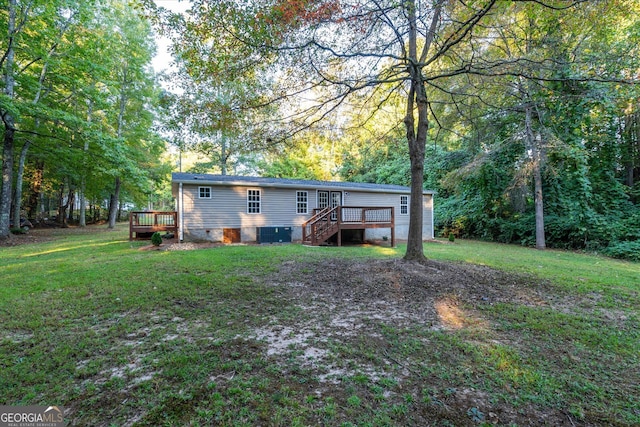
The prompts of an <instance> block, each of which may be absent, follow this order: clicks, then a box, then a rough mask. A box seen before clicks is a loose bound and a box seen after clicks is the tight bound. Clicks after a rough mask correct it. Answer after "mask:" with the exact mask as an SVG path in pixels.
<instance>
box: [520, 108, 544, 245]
mask: <svg viewBox="0 0 640 427" xmlns="http://www.w3.org/2000/svg"><path fill="white" fill-rule="evenodd" d="M531 110H532V107H531V105H530V104H528V105H527V106H526V107H525V128H526V134H527V135H526V140H527V144H526V147H527V149H528V150H529V151H530V153H531V162H532V167H533V185H534V200H535V211H536V248H537V249H544V248H545V247H546V242H545V235H544V203H543V198H542V172H541V168H542V165H541V163H542V153H541V150H540V145H539V142H538V140H539V139H540V138H536V136H535V135H534V133H533V120H532V111H531Z"/></svg>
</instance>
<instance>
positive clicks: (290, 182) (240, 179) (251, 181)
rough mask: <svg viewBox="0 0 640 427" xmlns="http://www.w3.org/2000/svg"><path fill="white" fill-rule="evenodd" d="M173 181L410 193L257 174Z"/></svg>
mask: <svg viewBox="0 0 640 427" xmlns="http://www.w3.org/2000/svg"><path fill="white" fill-rule="evenodd" d="M172 182H173V183H180V182H182V183H189V184H195V183H201V184H208V185H243V186H257V187H297V188H327V189H331V188H334V189H340V190H354V191H355V190H362V191H370V192H380V193H382V192H391V193H409V192H410V188H409V187H404V186H402V185H390V184H369V183H364V182H338V181H310V180H304V179H286V178H263V177H255V176H236V175H212V174H193V173H182V172H180V173H179V172H174V173H173V174H172ZM423 193H424V194H433V191H429V190H424V191H423Z"/></svg>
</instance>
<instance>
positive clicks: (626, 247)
mask: <svg viewBox="0 0 640 427" xmlns="http://www.w3.org/2000/svg"><path fill="white" fill-rule="evenodd" d="M602 253H604V254H605V255H607V256H610V257H613V258H621V259H628V260H631V261H640V241H638V240H635V241H623V242H615V243H612V244H611V245H609V247H608V248H606V249H605V250H603V251H602Z"/></svg>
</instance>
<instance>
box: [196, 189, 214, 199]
mask: <svg viewBox="0 0 640 427" xmlns="http://www.w3.org/2000/svg"><path fill="white" fill-rule="evenodd" d="M198 196H199V197H200V198H201V199H210V198H211V187H199V188H198Z"/></svg>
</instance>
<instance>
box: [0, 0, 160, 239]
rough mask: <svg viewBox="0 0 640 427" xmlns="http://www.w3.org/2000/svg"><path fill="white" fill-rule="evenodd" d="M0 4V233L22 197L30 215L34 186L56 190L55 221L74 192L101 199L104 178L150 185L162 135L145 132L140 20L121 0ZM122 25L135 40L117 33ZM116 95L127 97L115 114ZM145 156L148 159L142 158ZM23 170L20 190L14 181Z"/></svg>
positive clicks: (147, 47) (150, 102)
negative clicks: (1, 38)
mask: <svg viewBox="0 0 640 427" xmlns="http://www.w3.org/2000/svg"><path fill="white" fill-rule="evenodd" d="M2 8H3V9H4V8H6V9H4V10H3V11H4V12H5V13H6V15H7V16H9V17H11V19H9V20H8V21H7V22H6V23H5V22H4V21H2V23H0V29H2V33H3V34H7V39H6V41H7V43H2V46H3V49H4V48H5V46H6V50H3V52H2V59H1V61H0V65H2V74H3V80H2V83H1V84H2V89H3V95H2V96H1V97H0V113H1V114H2V117H3V120H4V122H3V123H4V126H3V131H2V136H3V145H4V149H3V152H2V162H3V186H2V193H1V195H0V199H2V200H3V202H2V203H0V209H1V212H0V219H2V221H0V228H1V232H0V238H6V237H7V236H8V235H9V212H10V211H11V209H12V208H13V213H14V215H15V217H16V218H14V219H18V218H19V215H20V211H21V203H22V199H23V198H24V199H25V200H26V201H27V211H28V212H29V213H30V214H32V215H33V214H35V212H36V205H37V204H38V200H39V199H40V197H39V195H40V193H41V192H42V191H49V192H51V193H52V194H53V192H54V191H55V192H56V193H57V194H58V195H60V194H62V195H63V196H62V197H59V199H60V200H61V201H60V203H59V209H60V213H61V214H62V213H64V215H59V220H60V221H61V222H63V221H65V220H66V217H67V216H70V215H71V213H72V203H71V201H72V199H73V198H74V197H75V194H76V190H78V191H79V192H80V196H81V200H83V201H84V200H85V196H87V194H88V193H90V196H91V197H92V198H93V199H94V200H95V199H98V198H102V196H103V194H102V192H103V191H104V189H105V188H104V185H103V183H104V180H105V177H106V176H111V177H115V176H116V175H118V173H120V174H121V176H123V177H126V178H127V179H130V180H131V181H133V182H135V186H136V187H142V188H143V189H144V190H145V191H147V192H151V191H152V190H151V188H150V186H149V185H146V182H148V181H149V178H150V176H151V175H150V174H149V173H147V171H146V169H147V168H148V170H150V171H151V172H152V173H153V171H154V170H157V169H158V167H159V165H158V158H159V157H160V151H161V150H162V146H163V143H162V141H160V140H159V139H158V138H157V137H155V136H154V135H153V133H152V132H150V129H151V126H152V118H153V117H152V115H153V112H154V108H155V107H154V103H155V97H156V92H155V86H154V85H155V82H154V81H153V78H152V76H151V74H150V71H149V69H148V64H149V62H150V58H151V55H152V52H153V44H152V39H151V32H150V28H149V25H148V24H146V23H144V22H143V21H142V20H141V19H140V17H139V16H138V15H137V14H136V13H133V9H131V8H130V7H129V6H127V5H126V4H125V2H123V1H120V0H110V1H107V2H85V1H81V0H77V1H68V0H65V1H46V2H42V1H39V0H33V1H29V2H20V1H16V2H10V3H7V4H6V6H5V5H3V6H2ZM123 27H124V28H125V30H127V31H130V32H131V33H132V34H135V36H136V37H138V38H137V39H135V38H133V37H130V38H129V39H127V38H126V37H120V35H121V32H122V31H123V30H122V28H123ZM5 30H6V31H5ZM127 55H128V57H127ZM123 57H127V58H126V59H127V60H128V61H129V62H130V63H131V64H134V65H133V66H131V67H130V69H129V71H128V73H127V75H128V76H129V77H130V78H128V79H127V81H126V84H125V90H124V91H121V90H120V89H122V88H123V85H122V81H123V79H118V78H117V77H118V75H117V71H118V70H121V69H122V68H120V67H119V65H122V58H123ZM120 76H121V75H120ZM123 93H124V94H125V95H126V96H128V97H129V98H127V100H126V102H125V104H126V107H127V108H125V114H124V115H123V116H122V120H120V117H119V113H120V111H121V110H120V108H119V107H120V105H121V101H122V99H123V98H122V95H123ZM114 106H115V108H114ZM117 124H121V125H122V126H121V128H120V131H119V130H118V126H117ZM119 132H120V136H121V138H118V134H119ZM149 154H152V155H154V156H156V158H155V160H149V159H147V156H148V155H149ZM18 156H19V157H18ZM16 157H18V160H17V161H16V160H15V159H16ZM16 166H17V167H16ZM54 166H55V167H54ZM25 177H26V179H27V181H30V182H27V183H26V184H27V186H28V187H29V196H28V197H24V192H23V191H22V188H21V187H22V182H23V178H25ZM14 182H15V187H13V183H14ZM12 187H13V188H15V192H14V197H13V203H12V200H11V197H12V194H11V193H12V192H13V191H12V190H13V188H12ZM54 189H55V190H54ZM128 192H129V194H135V193H136V191H135V188H129V189H128ZM65 206H69V208H65ZM82 206H85V203H82ZM83 210H84V209H82V208H81V211H83ZM82 214H84V212H82ZM82 217H84V215H82ZM82 220H83V218H81V221H80V222H81V223H82Z"/></svg>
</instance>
